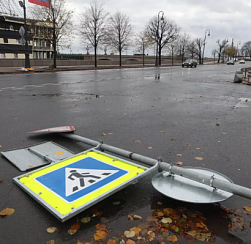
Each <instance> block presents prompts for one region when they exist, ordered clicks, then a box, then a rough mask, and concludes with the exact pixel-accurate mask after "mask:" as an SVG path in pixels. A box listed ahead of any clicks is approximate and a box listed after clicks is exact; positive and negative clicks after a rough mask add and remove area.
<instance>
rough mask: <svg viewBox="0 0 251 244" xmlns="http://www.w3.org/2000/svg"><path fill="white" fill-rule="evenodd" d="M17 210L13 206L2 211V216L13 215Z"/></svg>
mask: <svg viewBox="0 0 251 244" xmlns="http://www.w3.org/2000/svg"><path fill="white" fill-rule="evenodd" d="M14 212H15V210H14V209H13V208H6V209H4V210H2V211H1V212H0V216H7V215H12V214H13V213H14Z"/></svg>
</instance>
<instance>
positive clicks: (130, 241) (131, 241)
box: [125, 239, 136, 244]
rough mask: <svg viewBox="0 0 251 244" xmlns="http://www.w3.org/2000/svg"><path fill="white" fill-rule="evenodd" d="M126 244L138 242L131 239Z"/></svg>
mask: <svg viewBox="0 0 251 244" xmlns="http://www.w3.org/2000/svg"><path fill="white" fill-rule="evenodd" d="M125 244H136V242H135V241H133V240H131V239H128V240H127V241H126V243H125Z"/></svg>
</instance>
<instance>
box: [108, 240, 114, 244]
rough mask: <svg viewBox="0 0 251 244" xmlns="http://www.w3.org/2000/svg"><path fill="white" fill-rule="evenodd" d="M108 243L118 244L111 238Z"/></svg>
mask: <svg viewBox="0 0 251 244" xmlns="http://www.w3.org/2000/svg"><path fill="white" fill-rule="evenodd" d="M107 244H116V240H112V239H109V240H108V241H107Z"/></svg>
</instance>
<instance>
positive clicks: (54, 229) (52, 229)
mask: <svg viewBox="0 0 251 244" xmlns="http://www.w3.org/2000/svg"><path fill="white" fill-rule="evenodd" d="M46 230H47V232H48V233H50V234H51V233H54V232H55V231H56V230H57V227H49V228H47V229H46Z"/></svg>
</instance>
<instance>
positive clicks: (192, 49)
mask: <svg viewBox="0 0 251 244" xmlns="http://www.w3.org/2000/svg"><path fill="white" fill-rule="evenodd" d="M187 54H188V55H189V56H190V57H191V58H194V56H195V55H196V43H195V40H193V41H191V42H190V43H189V44H188V46H187Z"/></svg>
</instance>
